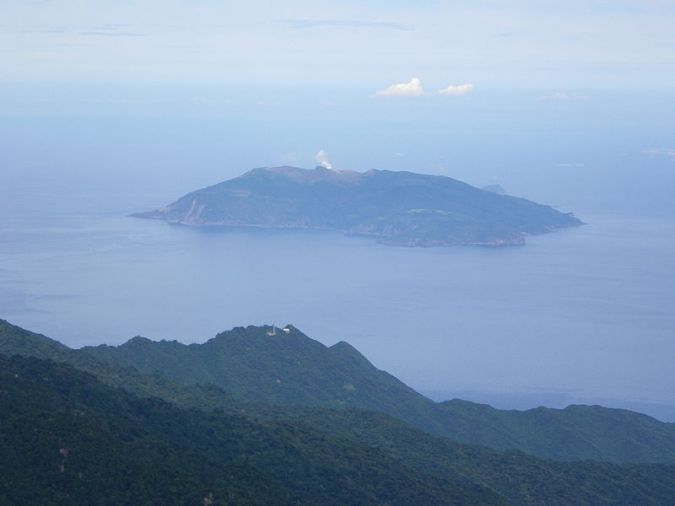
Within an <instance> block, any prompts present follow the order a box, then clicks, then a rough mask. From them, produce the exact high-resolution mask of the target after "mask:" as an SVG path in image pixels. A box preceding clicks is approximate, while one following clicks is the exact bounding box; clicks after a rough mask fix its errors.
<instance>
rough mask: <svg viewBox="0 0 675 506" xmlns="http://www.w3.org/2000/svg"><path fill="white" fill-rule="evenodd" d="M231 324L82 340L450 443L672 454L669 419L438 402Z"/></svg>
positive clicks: (656, 458)
mask: <svg viewBox="0 0 675 506" xmlns="http://www.w3.org/2000/svg"><path fill="white" fill-rule="evenodd" d="M288 328H289V329H290V333H288V334H286V333H283V332H281V331H277V335H275V336H268V335H267V332H268V331H269V330H270V328H269V327H247V328H236V329H233V330H232V331H229V332H223V333H221V334H219V335H218V336H216V337H215V338H213V339H211V340H209V341H207V342H206V343H204V344H191V345H183V344H180V343H178V342H168V341H161V342H153V341H150V340H148V339H143V338H135V339H132V340H131V341H129V342H127V343H126V344H124V345H122V346H119V347H111V346H98V347H94V348H84V349H83V350H82V353H85V354H88V355H90V356H91V357H94V358H96V359H97V360H99V361H102V362H106V363H109V364H117V365H120V364H122V365H126V366H131V367H134V368H136V369H138V370H139V371H141V372H143V373H147V374H156V375H160V376H162V377H164V378H166V379H168V380H171V381H174V382H177V383H181V384H185V385H190V384H201V385H215V386H218V387H220V388H221V389H223V390H224V391H226V392H228V393H229V394H231V395H232V396H233V397H234V398H235V399H239V400H242V401H251V402H264V403H277V404H300V405H310V406H326V407H345V406H349V407H355V408H361V409H367V410H374V411H380V412H383V413H387V414H389V415H391V416H394V417H396V418H399V419H401V420H404V421H406V422H408V423H410V424H412V425H414V426H415V427H417V428H420V429H422V430H425V431H427V432H431V433H433V434H438V435H442V436H447V437H449V438H451V439H453V440H455V441H458V442H461V443H467V444H477V445H482V446H487V447H490V448H495V449H499V450H510V449H513V450H521V451H524V452H527V453H530V454H532V455H536V456H539V457H544V458H551V459H557V460H579V459H595V460H605V461H608V462H675V424H669V423H663V422H659V421H658V420H655V419H653V418H650V417H648V416H645V415H641V414H638V413H633V412H631V411H626V410H618V409H608V408H603V407H600V406H570V407H568V408H566V409H563V410H559V409H546V408H538V409H533V410H528V411H504V410H497V409H494V408H491V407H490V406H487V405H481V404H475V403H471V402H466V401H450V402H445V403H440V404H438V403H435V402H433V401H431V400H429V399H427V398H426V397H424V396H422V395H420V394H418V393H417V392H415V391H414V390H413V389H411V388H410V387H408V386H406V385H405V384H403V383H402V382H401V381H399V380H398V379H396V378H394V377H393V376H391V375H390V374H388V373H386V372H383V371H380V370H378V369H376V368H375V367H374V366H373V365H372V364H371V363H370V362H368V360H367V359H366V358H365V357H363V355H361V354H360V353H359V352H358V351H357V350H356V349H354V348H353V347H352V346H350V345H349V344H347V343H338V344H336V345H334V346H332V347H330V348H327V347H326V346H324V345H322V344H321V343H319V342H317V341H314V340H312V339H310V338H308V337H307V336H305V335H304V334H303V333H302V332H300V331H299V330H298V329H296V328H294V327H288Z"/></svg>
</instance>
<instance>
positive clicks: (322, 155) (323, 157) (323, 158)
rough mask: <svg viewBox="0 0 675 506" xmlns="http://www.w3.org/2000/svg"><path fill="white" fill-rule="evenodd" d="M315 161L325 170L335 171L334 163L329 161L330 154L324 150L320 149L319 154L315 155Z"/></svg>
mask: <svg viewBox="0 0 675 506" xmlns="http://www.w3.org/2000/svg"><path fill="white" fill-rule="evenodd" d="M314 160H316V163H318V164H319V165H320V166H321V167H323V168H324V169H328V170H333V163H332V162H331V161H330V160H329V159H328V153H326V152H325V151H324V150H323V149H320V150H319V152H318V153H317V154H316V155H314Z"/></svg>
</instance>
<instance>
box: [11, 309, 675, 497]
mask: <svg viewBox="0 0 675 506" xmlns="http://www.w3.org/2000/svg"><path fill="white" fill-rule="evenodd" d="M252 328H253V329H255V328H256V327H252ZM244 330H247V329H244ZM263 330H264V329H263ZM265 335H267V333H266V332H265ZM268 337H273V336H268ZM133 341H134V344H136V345H137V344H138V343H144V342H146V340H144V339H135V340H133ZM221 344H222V343H221ZM197 346H199V345H197ZM340 347H341V348H343V347H344V345H342V346H340ZM55 350H56V352H55ZM345 350H347V351H348V353H349V354H350V355H352V358H353V359H356V360H358V361H361V360H365V359H363V358H362V357H360V355H354V353H358V352H356V350H354V349H353V348H351V347H350V348H345ZM16 353H19V354H23V355H26V354H36V353H42V354H48V355H52V357H53V358H55V359H56V360H61V361H63V362H69V363H71V364H74V365H75V366H76V367H78V368H82V369H85V370H89V371H91V372H92V374H88V373H81V372H78V371H76V370H74V369H72V368H71V367H70V366H59V365H58V364H54V363H52V362H45V361H43V360H35V359H31V360H25V359H22V358H21V357H20V356H16ZM2 355H4V356H5V357H8V355H14V358H2ZM371 367H372V366H371ZM0 371H2V374H0V402H6V405H3V406H2V407H3V409H2V414H1V415H0V418H2V420H1V421H2V426H3V427H6V428H11V430H5V432H4V433H3V436H4V439H3V440H2V443H0V452H2V455H0V462H4V463H12V465H13V466H14V467H13V468H11V469H10V468H7V469H3V473H0V474H2V475H3V478H4V480H5V481H4V482H3V483H4V484H5V485H6V484H19V485H20V486H18V487H14V488H13V489H11V492H12V493H13V494H14V495H11V496H10V495H5V496H3V495H0V502H2V500H3V499H5V500H7V501H6V502H9V503H10V504H13V503H17V502H18V503H25V502H26V500H27V499H25V498H29V499H30V500H33V502H35V500H37V499H39V498H41V497H50V498H51V500H50V501H38V502H40V503H44V504H71V503H72V502H73V498H81V497H85V496H83V495H81V494H87V495H86V497H88V498H89V499H88V501H86V502H88V503H92V504H112V503H115V499H110V498H117V499H120V498H121V499H120V500H122V502H124V500H126V499H125V498H127V497H128V494H134V497H135V498H136V503H137V504H150V503H151V502H150V501H149V500H147V497H150V496H152V497H155V496H154V495H153V494H154V493H155V492H153V491H154V490H158V492H157V497H158V498H160V499H159V500H161V498H165V499H166V500H164V501H163V504H182V503H184V501H185V500H187V499H186V498H192V499H189V502H192V501H193V500H197V498H199V497H202V498H203V497H207V498H208V497H210V494H214V495H213V497H214V498H215V502H214V504H221V502H219V501H222V500H223V497H231V498H232V497H234V498H236V499H235V500H234V501H235V502H236V503H237V504H260V503H266V504H288V503H289V501H291V502H290V503H293V504H315V503H317V501H318V502H320V503H322V504H337V503H339V501H343V502H344V501H345V500H346V501H347V502H349V503H353V501H354V500H357V499H358V500H357V502H358V503H359V504H413V503H414V504H419V503H420V501H422V503H424V504H513V505H572V504H574V505H576V504H594V505H595V504H626V505H629V504H664V505H666V504H669V501H670V498H671V497H672V493H673V491H675V467H674V466H665V465H630V466H627V465H616V464H609V463H600V462H590V461H589V462H552V461H546V460H540V459H537V458H535V457H531V456H528V455H524V454H522V453H513V452H510V453H502V452H498V451H494V450H489V449H484V448H479V447H471V446H464V445H461V444H457V443H454V442H452V441H450V440H449V439H447V438H444V437H438V436H433V435H430V434H427V433H425V432H421V431H419V430H416V429H414V428H413V427H410V426H409V425H407V424H405V423H403V422H400V421H398V420H396V419H394V418H392V417H390V416H388V415H385V414H378V413H374V412H368V411H363V410H360V409H358V410H356V409H345V408H340V409H327V408H323V407H303V406H298V405H281V404H276V405H263V404H251V403H242V402H239V401H235V400H233V399H232V398H231V397H230V396H228V395H226V394H225V393H224V392H222V390H220V389H219V388H217V387H204V386H199V385H192V386H185V385H180V384H178V383H174V382H172V381H169V380H166V379H161V378H157V377H156V376H153V375H144V374H141V373H139V372H138V371H137V370H135V369H133V368H130V367H121V366H119V365H106V364H103V363H101V362H98V361H97V360H96V359H95V358H93V357H92V356H91V355H89V354H88V353H83V352H81V351H78V350H70V349H68V348H67V347H65V346H63V345H60V344H59V343H57V342H56V341H53V340H50V339H49V338H47V337H45V336H41V335H39V334H34V333H31V332H28V331H25V330H23V329H20V328H19V327H16V326H13V325H10V324H8V323H7V322H0ZM100 381H104V382H105V383H106V384H107V385H106V384H103V383H101V382H100ZM111 385H114V386H111ZM120 387H121V388H120ZM127 391H130V392H136V393H138V394H139V395H140V396H141V397H137V396H136V395H134V394H131V393H127ZM156 396H159V397H162V398H163V399H166V400H168V401H169V403H170V404H167V403H166V402H162V401H159V400H157V399H156V398H155V397H156ZM181 406H184V408H182V409H180V407H181ZM190 406H192V407H199V409H197V410H195V409H187V410H186V409H185V407H190ZM5 408H6V409H5ZM85 415H86V416H85ZM83 416H84V418H83ZM45 421H47V423H48V425H45ZM26 429H27V430H26ZM223 431H224V432H223ZM36 435H38V439H36ZM130 435H131V437H129V436H130ZM81 436H82V437H81ZM55 437H56V438H57V439H59V440H58V441H56V440H55V439H54V438H55ZM269 438H272V439H269ZM287 438H288V439H287ZM36 441H37V442H38V444H36ZM72 441H75V443H72ZM273 441H274V442H273ZM235 442H236V444H235ZM55 443H56V444H55ZM176 445H178V446H176ZM99 446H103V447H105V449H104V450H103V451H102V452H100V455H96V453H98V452H97V451H96V449H97V448H98V447H99ZM57 447H58V448H57ZM62 448H63V449H64V451H65V452H66V453H67V455H68V456H67V457H66V458H65V460H64V455H62V452H61V449H62ZM275 448H276V450H274V449H275ZM242 451H243V452H244V453H245V455H246V457H245V459H244V461H243V462H242V461H241V460H240V459H239V458H238V457H233V455H234V456H236V455H240V456H241V453H238V452H242ZM110 452H113V453H112V454H111V453H110ZM75 454H77V455H78V456H79V458H80V460H79V461H78V460H77V459H71V456H73V455H75ZM101 455H102V456H103V457H105V458H101ZM106 455H107V457H106ZM160 455H161V457H160ZM15 456H18V458H15ZM36 458H37V460H38V461H40V459H42V464H44V465H42V464H41V465H40V466H37V467H36V466H35V465H34V462H35V461H36ZM179 462H181V463H185V464H186V465H185V466H180V465H178V463H179ZM70 464H76V465H75V466H72V465H71V466H70V467H68V466H69V465H70ZM109 464H110V465H113V466H114V469H112V470H110V469H107V467H106V466H108V465H109ZM240 464H241V465H240ZM61 465H65V466H66V467H65V469H66V471H65V473H66V475H67V478H68V479H64V478H66V477H65V476H63V473H62V472H61V471H60V466H61ZM22 466H24V467H22ZM134 466H136V467H134ZM138 466H145V468H144V470H142V471H144V472H141V473H140V474H139V475H140V476H142V477H143V479H142V480H140V483H142V484H143V487H142V488H140V489H139V488H138V487H121V485H120V484H121V483H125V482H126V481H128V476H129V473H133V472H135V469H137V468H138ZM204 466H206V467H204ZM307 466H310V467H311V468H312V469H311V472H310V473H309V474H306V475H305V474H304V473H303V472H302V470H303V469H305V468H306V467H307ZM363 466H365V467H363ZM286 467H289V469H290V471H289V475H288V477H287V478H286V477H285V476H286V475H285V474H283V473H285V471H282V469H283V470H285V469H286ZM149 468H152V469H157V470H159V471H161V472H160V473H159V474H158V473H151V474H148V473H147V469H149ZM68 470H71V471H73V472H72V473H71V474H68ZM354 472H356V473H358V477H357V478H356V479H353V478H350V477H349V476H350V473H354ZM223 473H225V474H224V475H223ZM275 473H276V474H275ZM317 473H318V474H317ZM369 473H370V474H369ZM373 473H374V474H373ZM193 474H196V476H194V475H193ZM84 476H86V478H83V477H84ZM281 476H284V477H281ZM375 476H379V478H375ZM216 477H219V478H217V479H216ZM279 477H281V478H279ZM83 479H84V480H85V481H87V482H86V483H84V482H82V480H83ZM342 479H347V480H348V482H349V483H348V485H349V486H351V487H352V488H349V486H348V487H347V489H345V490H343V491H338V492H334V490H335V487H340V486H342V482H341V481H340V480H342ZM373 479H375V480H376V482H375V483H373V482H372V480H373ZM166 480H169V481H173V480H175V486H173V487H169V488H168V489H167V488H166V486H167V482H166ZM214 480H215V481H214ZM305 480H311V483H305ZM390 480H394V482H391V481H390ZM410 480H412V481H410ZM405 484H407V485H405ZM5 485H2V484H1V483H0V491H2V493H5V494H7V491H8V490H10V489H7V488H6V487H5ZM261 485H264V486H262V487H261ZM399 485H405V486H406V487H407V488H408V489H407V490H406V491H401V490H400V489H399ZM383 486H386V487H387V488H385V489H383V488H382V487H383ZM72 487H75V488H72ZM167 490H168V492H167ZM96 491H98V495H96V493H97V492H96ZM16 494H19V495H16ZM21 494H28V495H21ZM124 494H127V495H124ZM162 494H164V495H162ZM167 494H168V495H167ZM172 494H173V495H172ZM335 494H337V495H335ZM9 497H13V498H15V500H13V501H12V500H8V499H7V498H9ZM17 497H21V498H22V500H17V499H16V498H17ZM92 497H95V498H97V501H93V500H91V498H92ZM270 497H271V498H272V499H270ZM176 498H180V499H176ZM347 498H348V499H347ZM24 499H25V500H24ZM200 500H201V499H200ZM209 500H211V499H209ZM22 501H23V502H22ZM111 501H112V502H111ZM172 501H173V502H172ZM331 501H333V502H331ZM117 503H119V502H117Z"/></svg>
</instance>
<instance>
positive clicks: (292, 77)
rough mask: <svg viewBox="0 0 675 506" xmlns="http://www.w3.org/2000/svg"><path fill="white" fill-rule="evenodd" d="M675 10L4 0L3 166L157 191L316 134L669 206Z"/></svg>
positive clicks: (513, 186)
mask: <svg viewBox="0 0 675 506" xmlns="http://www.w3.org/2000/svg"><path fill="white" fill-rule="evenodd" d="M673 26H675V2H672V1H671V0H611V1H610V0H585V1H580V0H570V1H567V2H559V1H550V0H540V1H537V2H532V1H521V0H511V1H506V0H503V1H499V0H474V1H468V0H467V1H459V0H457V1H445V2H440V1H434V0H418V1H414V2H412V1H406V0H390V1H386V2H385V1H381V0H370V1H356V0H340V1H332V0H312V1H308V0H290V1H285V2H278V1H261V0H254V1H249V2H245V3H242V2H227V1H217V0H161V1H159V0H144V1H133V0H20V1H19V0H0V171H2V172H3V173H4V174H5V179H8V176H11V181H9V182H10V183H12V184H16V185H21V184H23V185H24V187H25V186H29V185H36V184H38V183H39V182H40V181H53V180H55V179H59V180H67V179H68V178H70V179H77V180H78V183H79V184H84V183H86V182H87V180H88V181H89V183H88V184H90V186H92V187H93V186H97V185H98V186H102V185H108V186H111V185H115V184H117V185H118V186H119V187H120V189H123V187H125V185H126V186H127V187H128V186H129V185H130V184H131V185H137V186H138V185H145V186H146V187H148V186H150V185H153V186H155V187H158V186H159V185H164V189H165V194H164V196H163V198H170V197H173V196H175V195H176V194H181V193H184V192H186V191H189V190H191V189H193V188H194V187H199V186H204V185H207V184H212V183H215V182H218V181H220V180H223V179H226V178H228V177H234V176H236V175H238V174H240V173H241V172H243V171H245V170H248V169H250V168H251V167H257V166H266V165H281V164H291V165H298V166H303V167H311V166H313V165H315V163H316V162H315V155H316V153H317V152H319V151H320V150H324V152H325V153H327V154H326V155H325V157H326V158H327V159H328V160H329V161H330V162H331V163H333V165H335V166H336V167H337V168H350V169H357V170H366V169H371V168H377V169H393V170H404V169H405V170H416V171H420V172H427V173H434V174H444V175H448V176H452V177H456V178H459V179H462V180H464V181H467V182H469V183H471V184H475V185H479V186H480V185H487V184H493V183H499V184H501V185H502V186H503V187H505V188H506V189H507V191H510V192H512V193H514V194H517V195H522V196H526V197H528V198H532V199H534V200H540V201H545V202H547V203H551V204H553V205H558V206H560V207H562V208H564V209H566V210H574V208H577V209H578V208H583V209H591V208H592V210H593V211H610V210H611V211H616V210H617V209H618V208H620V207H621V206H622V205H624V204H625V203H626V202H628V201H630V202H632V203H633V204H634V205H633V206H632V207H631V208H630V209H627V211H628V212H630V213H633V214H635V213H642V212H645V211H647V210H649V211H650V212H652V211H653V212H663V211H664V210H668V212H670V213H671V214H675V204H672V202H671V200H672V199H671V198H670V196H669V188H670V187H672V186H673V185H675V134H674V133H673V132H675V91H674V90H675V35H674V33H675V31H674V30H673V29H672V27H673ZM158 176H159V177H158ZM22 179H23V182H22V181H21V180H22ZM4 182H5V184H7V183H8V181H4ZM50 184H51V183H50Z"/></svg>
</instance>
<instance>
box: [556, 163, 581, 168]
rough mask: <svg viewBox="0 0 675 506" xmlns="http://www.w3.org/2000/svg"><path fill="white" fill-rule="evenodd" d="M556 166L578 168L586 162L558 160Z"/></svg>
mask: <svg viewBox="0 0 675 506" xmlns="http://www.w3.org/2000/svg"><path fill="white" fill-rule="evenodd" d="M555 166H556V167H565V168H572V167H573V168H577V169H580V168H582V167H585V166H586V164H585V163H583V162H560V163H556V164H555Z"/></svg>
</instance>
